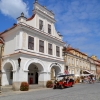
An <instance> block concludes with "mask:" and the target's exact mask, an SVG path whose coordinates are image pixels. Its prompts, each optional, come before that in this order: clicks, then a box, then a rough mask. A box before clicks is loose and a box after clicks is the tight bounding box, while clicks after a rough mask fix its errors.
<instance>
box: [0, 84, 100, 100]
mask: <svg viewBox="0 0 100 100" xmlns="http://www.w3.org/2000/svg"><path fill="white" fill-rule="evenodd" d="M0 100H100V83H95V84H77V85H75V86H74V87H72V88H66V89H62V90H61V89H55V90H53V89H40V90H35V91H34V90H31V91H28V92H20V91H19V92H14V93H9V94H7V93H6V94H5V95H1V96H0Z"/></svg>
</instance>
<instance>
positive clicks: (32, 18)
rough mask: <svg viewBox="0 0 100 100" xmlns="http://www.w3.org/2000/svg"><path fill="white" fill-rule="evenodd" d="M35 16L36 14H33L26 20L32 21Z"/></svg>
mask: <svg viewBox="0 0 100 100" xmlns="http://www.w3.org/2000/svg"><path fill="white" fill-rule="evenodd" d="M34 17H35V14H33V15H32V16H31V17H30V18H28V19H27V20H26V21H30V20H32V19H33V18H34Z"/></svg>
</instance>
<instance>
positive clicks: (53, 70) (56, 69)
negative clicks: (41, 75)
mask: <svg viewBox="0 0 100 100" xmlns="http://www.w3.org/2000/svg"><path fill="white" fill-rule="evenodd" d="M60 72H61V69H60V68H59V67H58V66H52V68H51V80H55V78H56V77H57V75H59V73H60Z"/></svg>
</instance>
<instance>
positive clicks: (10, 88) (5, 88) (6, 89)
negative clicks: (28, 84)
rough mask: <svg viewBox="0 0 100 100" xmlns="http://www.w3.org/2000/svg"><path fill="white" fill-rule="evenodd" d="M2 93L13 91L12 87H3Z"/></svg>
mask: <svg viewBox="0 0 100 100" xmlns="http://www.w3.org/2000/svg"><path fill="white" fill-rule="evenodd" d="M1 91H2V92H8V91H13V89H12V86H1Z"/></svg>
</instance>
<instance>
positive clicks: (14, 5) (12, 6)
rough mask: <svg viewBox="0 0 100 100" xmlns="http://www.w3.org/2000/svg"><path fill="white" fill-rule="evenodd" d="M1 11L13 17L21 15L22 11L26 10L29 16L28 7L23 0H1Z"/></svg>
mask: <svg viewBox="0 0 100 100" xmlns="http://www.w3.org/2000/svg"><path fill="white" fill-rule="evenodd" d="M0 10H1V12H2V13H3V14H4V15H6V16H10V17H12V18H14V19H15V18H17V17H19V16H20V14H21V12H24V14H25V16H26V17H28V16H29V14H28V7H27V4H26V3H25V2H23V0H1V1H0Z"/></svg>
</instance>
